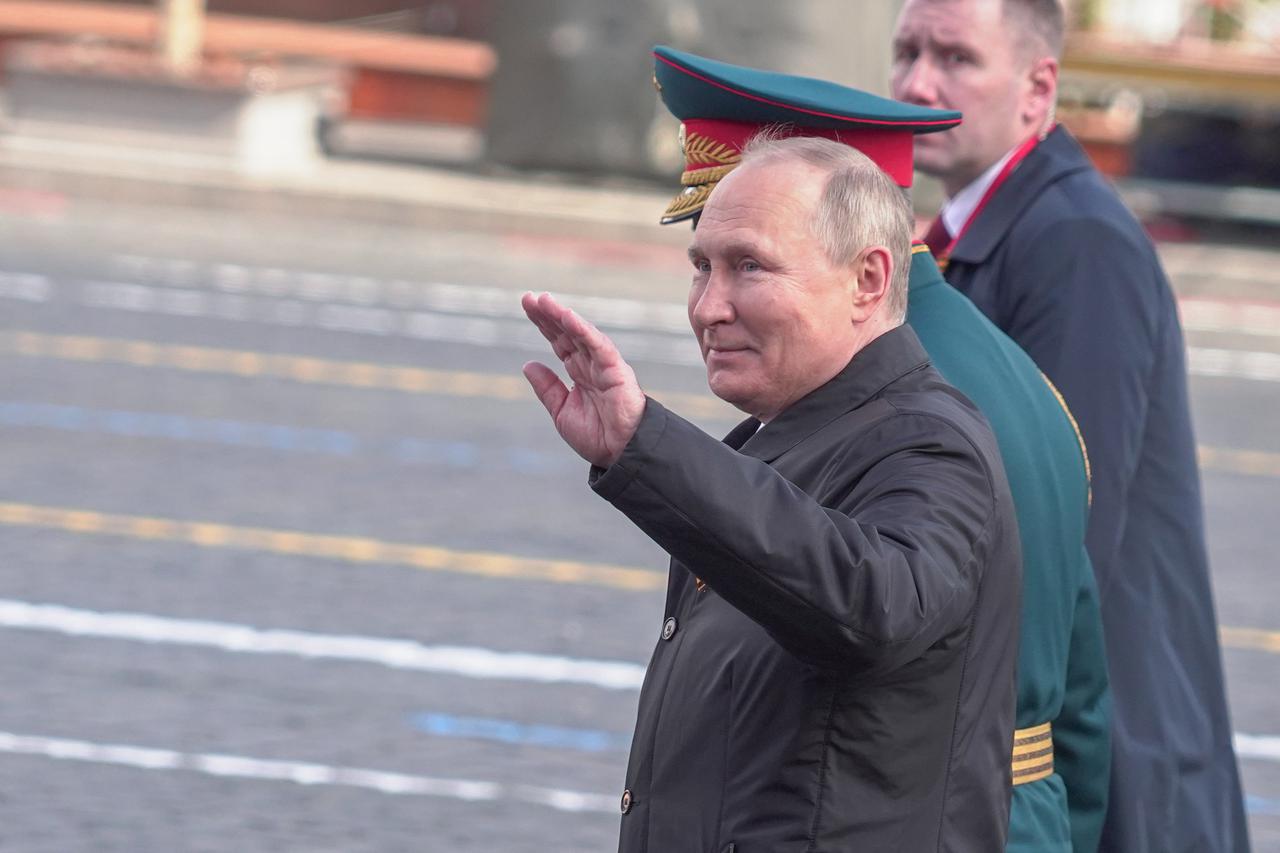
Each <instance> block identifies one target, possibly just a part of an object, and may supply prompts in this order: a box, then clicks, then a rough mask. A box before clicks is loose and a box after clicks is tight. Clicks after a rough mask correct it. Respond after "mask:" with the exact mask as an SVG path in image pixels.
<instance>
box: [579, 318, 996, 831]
mask: <svg viewBox="0 0 1280 853" xmlns="http://www.w3.org/2000/svg"><path fill="white" fill-rule="evenodd" d="M757 426H758V423H757V422H756V421H755V420H754V419H749V420H747V421H746V422H744V423H743V424H741V425H740V426H739V427H738V428H737V429H735V430H734V431H733V432H732V433H731V434H730V435H729V437H728V438H727V439H726V441H725V443H720V442H717V441H715V440H714V439H712V438H711V437H710V436H707V435H706V434H705V433H703V432H701V431H700V430H698V429H697V428H696V427H694V426H692V425H691V424H689V423H687V422H686V421H684V420H681V419H680V418H678V417H676V416H675V415H674V414H672V413H670V412H668V411H667V410H666V409H664V408H662V406H660V405H659V404H657V403H655V402H653V401H649V403H648V406H647V408H646V410H645V414H644V418H643V420H642V421H641V424H640V428H639V430H638V432H637V433H636V435H635V436H634V437H633V439H632V440H631V442H630V443H629V444H628V446H627V447H626V449H625V451H624V453H623V455H622V457H621V459H619V461H618V462H617V463H615V464H614V465H613V466H611V467H610V468H609V469H608V470H607V471H603V472H602V471H600V470H599V469H597V470H595V471H594V472H593V487H594V488H595V489H596V491H597V492H598V493H599V494H601V495H602V496H604V497H606V498H607V499H608V500H609V501H611V502H612V503H613V505H614V506H616V507H617V508H618V509H619V510H621V511H622V512H624V513H625V514H626V515H627V516H628V517H629V518H630V519H631V520H632V521H633V522H635V523H636V524H637V525H638V526H639V527H640V528H641V529H643V530H644V531H645V532H646V533H647V534H648V535H649V536H650V537H652V538H653V539H654V541H656V542H657V543H658V544H660V545H661V546H662V547H663V548H664V549H665V550H666V551H667V552H668V553H669V554H671V556H672V563H671V572H670V581H669V587H668V593H667V607H666V620H665V622H664V624H663V625H662V626H657V627H658V628H660V629H661V632H660V639H659V640H658V642H657V647H656V649H655V651H654V654H653V658H652V660H651V662H650V664H649V671H648V673H647V675H646V678H645V684H644V688H643V690H642V692H641V696H640V709H639V716H638V720H637V723H636V732H635V738H634V740H633V743H632V747H631V759H630V763H629V767H628V770H627V780H626V787H627V791H626V793H624V796H623V809H624V815H623V817H622V832H621V844H620V848H619V849H620V850H621V851H623V853H640V851H648V853H723V851H733V853H800V851H877V853H878V851H910V853H919V851H931V850H946V851H984V853H986V851H995V850H1000V849H1001V848H1002V847H1003V841H1004V838H1005V833H1006V829H1007V821H1008V807H1009V786H1010V759H1009V756H1010V748H1011V742H1012V731H1013V722H1014V719H1013V711H1014V662H1015V658H1016V653H1017V638H1018V619H1019V603H1020V602H1019V593H1020V582H1021V577H1020V555H1019V550H1018V542H1017V528H1016V522H1015V520H1014V516H1013V510H1012V506H1011V501H1010V498H1009V491H1008V485H1007V483H1006V481H1005V475H1004V471H1003V468H1002V467H1001V462H1000V455H999V452H998V450H997V447H996V443H995V440H994V438H993V437H992V435H991V432H990V429H989V427H988V426H987V423H986V421H985V420H983V418H982V416H981V415H980V414H979V413H978V412H977V410H976V409H974V407H973V406H972V404H971V403H969V401H968V400H966V399H965V398H964V397H963V396H962V395H961V394H960V393H959V392H957V391H956V390H955V389H953V388H952V387H951V386H949V385H947V384H946V383H945V382H943V381H942V379H941V377H939V375H938V374H937V373H936V372H935V371H934V370H933V368H932V367H930V366H929V363H928V357H927V356H926V355H925V352H924V350H923V349H922V348H921V346H920V343H919V341H918V339H917V338H916V336H915V333H914V332H913V331H911V330H910V329H909V328H907V327H901V328H898V329H895V330H894V331H892V332H889V333H888V334H886V335H883V336H882V337H880V338H878V339H876V340H875V341H873V342H872V343H871V344H870V345H869V346H867V347H866V348H865V349H863V350H862V351H861V352H859V353H858V354H857V355H856V356H855V357H854V358H853V360H852V361H851V362H850V363H849V365H848V367H847V368H845V370H844V371H843V372H842V373H840V374H839V375H838V376H836V377H835V378H834V379H832V380H831V381H830V382H829V383H827V384H826V385H824V386H823V387H822V388H819V389H818V390H816V391H814V392H813V393H811V394H810V395H809V396H807V397H805V398H804V399H802V400H800V401H799V402H797V403H796V404H795V405H793V406H792V407H791V408H789V409H787V410H786V411H785V412H783V413H782V414H781V415H780V416H779V417H778V418H776V419H775V420H773V421H772V422H770V423H769V424H768V425H766V426H765V427H764V428H763V429H761V430H760V431H759V432H756V427H757ZM704 584H705V586H703V585H704ZM700 586H702V587H703V588H702V589H701V591H700V589H699V587H700Z"/></svg>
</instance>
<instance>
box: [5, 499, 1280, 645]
mask: <svg viewBox="0 0 1280 853" xmlns="http://www.w3.org/2000/svg"><path fill="white" fill-rule="evenodd" d="M0 524H4V525H9V526H12V527H36V528H43V529H46V530H58V531H62V532H64V533H75V534H81V535H102V536H119V537H122V538H126V539H137V540H143V541H151V542H176V543H180V544H184V545H195V546H197V547H200V548H235V549H240V550H246V551H259V552H263V553H268V554H288V555H291V556H299V557H316V558H320V559H326V560H337V561H339V562H345V563H382V564H386V565H397V566H407V567H409V568H414V569H422V570H425V571H433V572H451V573H455V574H463V575H475V576H479V577H488V578H503V579H509V580H533V581H549V582H552V583H566V584H582V585H587V586H602V587H608V588H612V589H622V590H630V591H649V590H660V589H664V588H665V587H666V575H665V574H663V573H662V572H657V571H653V570H650V569H640V568H633V567H629V566H611V565H606V564H597V563H581V562H575V561H572V560H544V559H536V558H531V557H514V556H511V555H509V554H498V553H494V552H491V551H455V550H450V549H448V548H436V547H433V546H430V545H413V544H409V543H402V542H386V541H383V540H380V539H370V538H367V537H361V536H328V535H322V534H317V533H304V532H302V531H298V530H275V529H271V528H266V527H239V526H235V525H230V524H217V523H213V522H207V521H182V520H179V519H174V518H158V517H155V516H144V515H118V514H110V513H103V512H95V511H93V510H85V509H74V508H69V507H55V506H39V505H35V504H23V503H0ZM1221 636H1222V644H1223V646H1224V647H1226V648H1234V649H1255V650H1260V651H1265V652H1271V653H1273V654H1280V631H1263V630H1259V629H1256V628H1233V627H1227V626H1223V627H1222V629H1221Z"/></svg>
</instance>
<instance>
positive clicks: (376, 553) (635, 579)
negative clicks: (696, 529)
mask: <svg viewBox="0 0 1280 853" xmlns="http://www.w3.org/2000/svg"><path fill="white" fill-rule="evenodd" d="M0 524H6V525H10V526H14V527H37V528H44V529H48V530H59V531H62V532H65V533H76V534H95V535H105V536H119V537H123V538H126V539H138V540H145V541H152V542H177V543H181V544H185V545H195V546H198V547H201V548H235V549H242V550H248V551H259V552H264V553H268V554H289V555H294V556H302V557H319V558H322V559H327V560H338V561H340V562H345V563H383V564H388V565H397V566H407V567H410V568H414V569H422V570H425V571H433V572H451V573H454V574H462V575H475V576H480V577H489V578H506V579H510V580H533V581H549V582H552V583H567V584H584V585H589V586H603V587H610V588H613V589H624V590H660V589H665V588H666V584H667V580H666V574H665V573H662V572H657V571H653V570H650V569H638V568H631V567H628V566H611V565H604V564H595V563H580V562H574V561H571V560H542V559H535V558H529V557H514V556H510V555H508V554H497V553H493V552H489V551H454V550H450V549H447V548H435V547H431V546H427V545H413V544H409V543H401V542H385V541H382V540H379V539H369V538H365V537H359V536H327V535H321V534H316V533H304V532H302V531H297V530H273V529H270V528H264V527H238V526H233V525H229V524H216V523H211V522H200V521H182V520H179V519H173V518H157V517H152V516H140V515H112V514H108V513H101V512H94V511H92V510H84V509H72V508H67V507H54V506H36V505H33V504H22V503H0Z"/></svg>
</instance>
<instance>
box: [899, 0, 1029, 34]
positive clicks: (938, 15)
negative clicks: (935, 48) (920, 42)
mask: <svg viewBox="0 0 1280 853" xmlns="http://www.w3.org/2000/svg"><path fill="white" fill-rule="evenodd" d="M1003 26H1004V0H907V3H906V5H905V6H903V8H902V14H901V15H899V16H898V24H897V27H896V28H895V29H894V36H895V38H897V39H899V40H901V39H904V38H929V39H933V40H936V41H941V42H948V43H954V42H971V41H980V40H981V41H984V42H985V41H986V40H987V39H989V38H990V37H991V36H992V35H993V34H994V33H996V32H999V28H1001V27H1003Z"/></svg>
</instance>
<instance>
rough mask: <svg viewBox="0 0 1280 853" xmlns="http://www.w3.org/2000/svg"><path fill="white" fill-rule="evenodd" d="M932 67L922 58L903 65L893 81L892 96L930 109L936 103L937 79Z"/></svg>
mask: <svg viewBox="0 0 1280 853" xmlns="http://www.w3.org/2000/svg"><path fill="white" fill-rule="evenodd" d="M935 70H936V69H934V67H933V65H932V64H931V63H930V62H929V60H928V59H926V58H925V57H923V56H920V57H917V58H916V59H915V60H913V61H912V62H910V63H904V64H903V65H902V66H901V68H900V70H899V72H898V74H896V75H895V78H894V81H893V96H894V97H895V98H897V99H898V100H899V101H906V102H907V103H909V104H916V105H917V106H921V107H932V106H934V105H936V104H937V102H938V77H937V74H936V73H935Z"/></svg>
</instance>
